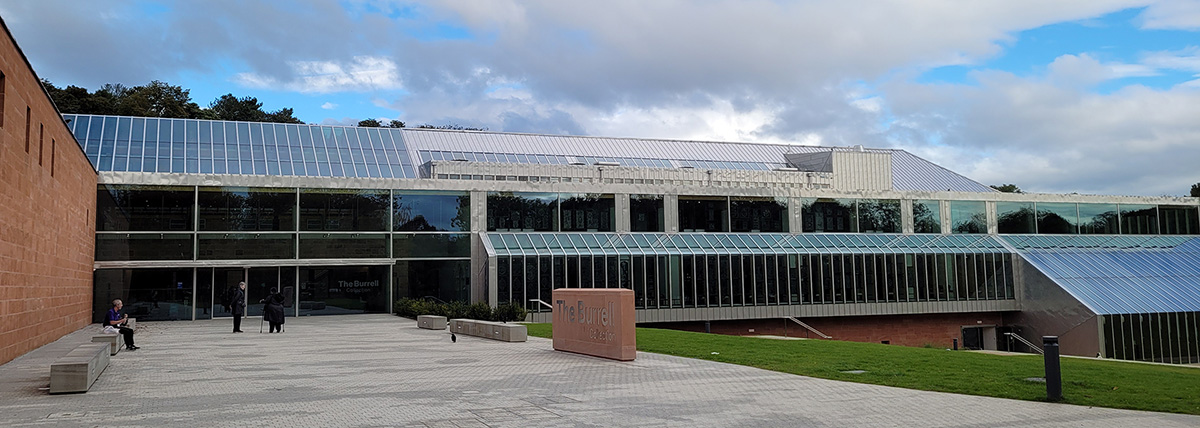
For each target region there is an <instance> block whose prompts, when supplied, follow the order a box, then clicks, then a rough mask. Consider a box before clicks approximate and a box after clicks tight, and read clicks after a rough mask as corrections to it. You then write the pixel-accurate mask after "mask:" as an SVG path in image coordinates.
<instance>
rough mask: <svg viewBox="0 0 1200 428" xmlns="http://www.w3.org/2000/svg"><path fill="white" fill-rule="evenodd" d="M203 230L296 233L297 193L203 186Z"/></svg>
mask: <svg viewBox="0 0 1200 428" xmlns="http://www.w3.org/2000/svg"><path fill="white" fill-rule="evenodd" d="M198 201H199V208H200V215H199V217H200V223H199V230H218V231H243V230H296V220H295V212H296V191H295V190H294V189H266V188H247V187H201V188H200V192H199V196H198Z"/></svg>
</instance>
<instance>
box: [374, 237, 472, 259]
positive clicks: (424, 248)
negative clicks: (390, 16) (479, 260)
mask: <svg viewBox="0 0 1200 428" xmlns="http://www.w3.org/2000/svg"><path fill="white" fill-rule="evenodd" d="M392 240H393V246H392V248H393V250H394V251H395V252H394V255H393V256H392V257H395V258H406V257H417V258H430V257H471V235H469V234H465V233H397V234H395V235H394V236H393V238H392Z"/></svg>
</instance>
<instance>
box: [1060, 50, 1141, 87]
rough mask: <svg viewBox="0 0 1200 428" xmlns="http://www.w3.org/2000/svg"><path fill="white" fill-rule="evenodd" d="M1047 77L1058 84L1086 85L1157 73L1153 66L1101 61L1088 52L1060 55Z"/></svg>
mask: <svg viewBox="0 0 1200 428" xmlns="http://www.w3.org/2000/svg"><path fill="white" fill-rule="evenodd" d="M1048 69H1049V79H1051V80H1052V81H1054V82H1055V83H1057V84H1058V85H1059V86H1068V87H1069V86H1076V85H1082V86H1088V85H1094V84H1097V83H1100V82H1104V81H1108V80H1113V79H1120V78H1125V77H1146V76H1154V75H1157V74H1158V72H1157V71H1155V69H1154V68H1153V67H1150V66H1147V65H1143V64H1126V63H1119V62H1111V63H1101V62H1100V61H1098V60H1096V59H1095V58H1092V57H1091V56H1090V55H1088V54H1079V55H1062V56H1060V57H1058V58H1055V59H1054V62H1052V63H1050V65H1049V67H1048Z"/></svg>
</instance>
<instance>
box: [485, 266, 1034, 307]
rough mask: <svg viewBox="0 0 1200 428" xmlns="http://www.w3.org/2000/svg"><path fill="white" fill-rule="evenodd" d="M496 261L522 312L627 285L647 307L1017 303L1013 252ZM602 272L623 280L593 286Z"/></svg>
mask: <svg viewBox="0 0 1200 428" xmlns="http://www.w3.org/2000/svg"><path fill="white" fill-rule="evenodd" d="M593 260H612V261H613V262H614V263H611V264H607V265H606V264H605V263H595V262H594V261H593ZM626 260H627V261H628V262H625V261H626ZM496 263H497V286H498V290H497V291H498V296H499V300H500V302H501V303H504V302H511V303H514V304H519V305H526V304H528V302H529V299H541V300H543V301H546V300H545V298H546V296H548V294H547V293H548V292H549V290H552V289H554V288H563V287H566V288H580V287H582V288H603V287H618V286H619V287H632V288H633V291H634V298H635V306H636V307H637V308H638V309H661V308H701V307H732V306H775V305H795V304H806V305H808V304H846V303H894V302H935V301H971V300H1011V299H1014V298H1015V292H1014V278H1013V267H1012V258H1011V255H1009V254H1004V253H966V254H964V253H958V254H951V253H942V254H931V253H899V254H864V253H856V254H853V253H841V254H724V255H719V254H712V255H699V254H680V255H646V254H632V255H619V256H612V255H610V256H584V255H565V256H557V255H556V256H553V257H548V256H501V257H497V259H496ZM581 266H586V267H588V269H581V268H580V267H581ZM595 266H600V267H595ZM593 267H595V268H594V269H593ZM606 271H607V272H606ZM614 271H615V272H614ZM593 274H594V275H596V277H599V278H610V279H611V278H621V279H620V280H612V281H607V280H606V281H593V280H592V279H591V278H592V276H593ZM531 310H536V309H535V308H532V307H531Z"/></svg>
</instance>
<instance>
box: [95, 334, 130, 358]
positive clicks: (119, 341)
mask: <svg viewBox="0 0 1200 428" xmlns="http://www.w3.org/2000/svg"><path fill="white" fill-rule="evenodd" d="M92 342H93V343H107V344H109V345H110V346H112V352H111V353H109V355H117V353H118V352H121V350H122V349H125V336H123V335H121V334H118V333H113V334H108V333H101V334H97V335H95V336H92Z"/></svg>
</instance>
